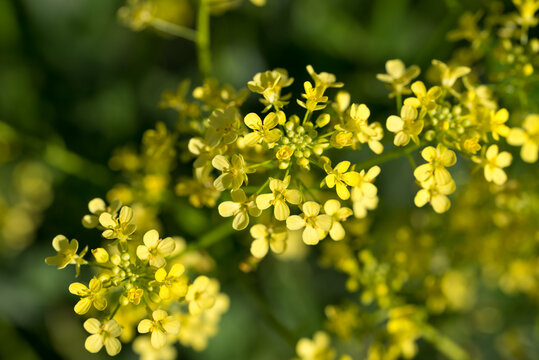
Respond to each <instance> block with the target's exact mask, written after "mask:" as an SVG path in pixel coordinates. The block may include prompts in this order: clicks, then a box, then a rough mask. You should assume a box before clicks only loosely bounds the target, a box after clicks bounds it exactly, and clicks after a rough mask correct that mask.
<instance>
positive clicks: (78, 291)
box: [69, 282, 89, 296]
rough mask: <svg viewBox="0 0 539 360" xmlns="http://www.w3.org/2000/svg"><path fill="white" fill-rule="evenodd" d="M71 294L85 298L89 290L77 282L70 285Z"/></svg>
mask: <svg viewBox="0 0 539 360" xmlns="http://www.w3.org/2000/svg"><path fill="white" fill-rule="evenodd" d="M69 292H70V293H72V294H73V295H77V296H84V295H87V294H88V292H89V289H88V288H87V287H86V285H84V284H81V283H79V282H75V283H72V284H71V285H69Z"/></svg>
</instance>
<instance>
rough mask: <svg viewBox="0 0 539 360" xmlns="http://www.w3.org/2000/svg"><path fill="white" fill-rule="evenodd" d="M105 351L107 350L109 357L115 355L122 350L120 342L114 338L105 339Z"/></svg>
mask: <svg viewBox="0 0 539 360" xmlns="http://www.w3.org/2000/svg"><path fill="white" fill-rule="evenodd" d="M105 350H107V354H109V356H114V355H117V354H118V353H119V352H120V351H121V350H122V344H121V343H120V340H118V339H116V338H115V337H114V338H111V337H109V338H106V339H105Z"/></svg>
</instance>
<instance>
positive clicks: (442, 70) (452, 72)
mask: <svg viewBox="0 0 539 360" xmlns="http://www.w3.org/2000/svg"><path fill="white" fill-rule="evenodd" d="M432 65H434V67H435V68H436V69H437V70H438V72H439V74H440V82H441V84H442V86H444V87H446V88H452V87H453V85H455V82H457V80H458V79H459V78H461V77H463V76H465V75H468V74H469V73H470V72H471V71H472V69H470V68H469V67H467V66H457V67H452V66H448V65H447V64H446V63H443V62H441V61H440V60H436V59H434V60H432Z"/></svg>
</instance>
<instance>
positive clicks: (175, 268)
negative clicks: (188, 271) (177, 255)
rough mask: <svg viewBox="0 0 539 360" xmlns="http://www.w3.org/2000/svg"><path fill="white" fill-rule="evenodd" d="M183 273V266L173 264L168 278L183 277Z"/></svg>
mask: <svg viewBox="0 0 539 360" xmlns="http://www.w3.org/2000/svg"><path fill="white" fill-rule="evenodd" d="M184 272H185V266H183V265H182V264H174V265H172V268H171V269H170V271H169V273H168V276H169V277H171V278H177V277H180V276H182V275H183V273H184Z"/></svg>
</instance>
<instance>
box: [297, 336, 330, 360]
mask: <svg viewBox="0 0 539 360" xmlns="http://www.w3.org/2000/svg"><path fill="white" fill-rule="evenodd" d="M296 353H297V354H298V356H299V358H300V360H333V359H334V358H335V350H334V349H332V348H331V339H330V338H329V335H328V334H326V333H325V332H323V331H318V332H317V333H315V334H314V337H313V339H312V340H311V339H308V338H301V339H300V340H299V341H298V343H297V345H296Z"/></svg>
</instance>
